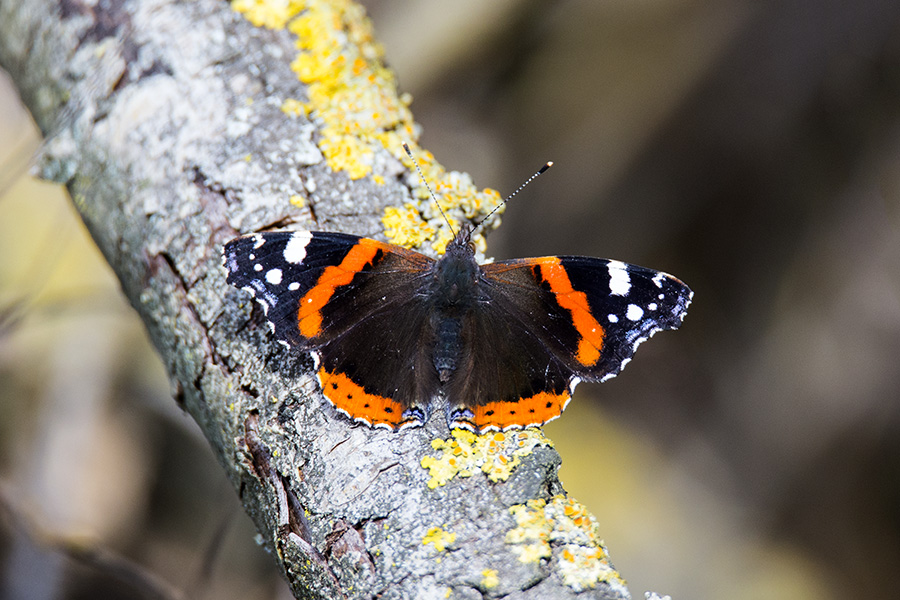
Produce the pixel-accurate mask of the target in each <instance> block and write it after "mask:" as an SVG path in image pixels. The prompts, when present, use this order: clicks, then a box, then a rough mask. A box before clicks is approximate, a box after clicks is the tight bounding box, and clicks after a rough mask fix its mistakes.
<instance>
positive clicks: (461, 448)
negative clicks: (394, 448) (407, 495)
mask: <svg viewBox="0 0 900 600" xmlns="http://www.w3.org/2000/svg"><path fill="white" fill-rule="evenodd" d="M451 433H452V437H450V438H449V439H446V440H440V439H438V440H432V442H431V447H432V448H433V449H434V450H437V451H439V452H440V454H439V455H438V456H431V455H427V456H423V457H422V460H421V462H420V464H421V465H422V468H424V469H428V472H429V474H430V475H431V479H430V480H429V482H428V487H429V488H431V489H434V488H436V487H438V486H442V485H445V484H446V483H447V482H448V481H450V480H451V479H453V478H454V477H456V476H457V475H458V476H460V477H471V476H472V475H474V474H475V473H477V472H478V471H481V472H482V473H484V474H485V475H487V478H488V479H490V480H491V481H506V480H507V479H509V476H510V475H511V474H512V472H513V471H514V470H515V468H516V467H518V466H519V464H520V463H521V462H522V461H521V459H522V457H523V456H527V455H528V454H531V452H532V451H533V450H534V449H535V448H536V447H537V446H548V447H553V442H551V441H550V440H548V439H547V438H546V437H544V434H543V433H541V432H540V431H539V430H536V429H526V430H523V431H518V432H516V433H513V434H507V433H488V434H484V435H475V434H474V433H472V432H470V431H466V430H464V429H454V430H453V431H452V432H451Z"/></svg>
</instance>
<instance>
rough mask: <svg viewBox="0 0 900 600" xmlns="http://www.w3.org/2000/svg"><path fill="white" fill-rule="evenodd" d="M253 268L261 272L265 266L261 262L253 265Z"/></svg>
mask: <svg viewBox="0 0 900 600" xmlns="http://www.w3.org/2000/svg"><path fill="white" fill-rule="evenodd" d="M253 270H254V271H256V272H257V273H259V272H260V271H262V270H263V266H262V265H261V264H259V263H256V264H255V265H253Z"/></svg>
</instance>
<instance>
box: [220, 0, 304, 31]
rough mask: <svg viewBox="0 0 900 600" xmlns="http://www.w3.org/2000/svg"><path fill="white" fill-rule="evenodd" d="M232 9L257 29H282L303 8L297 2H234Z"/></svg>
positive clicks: (293, 0)
mask: <svg viewBox="0 0 900 600" xmlns="http://www.w3.org/2000/svg"><path fill="white" fill-rule="evenodd" d="M231 8H232V9H234V10H236V11H238V12H239V13H241V14H243V15H244V16H245V17H246V18H247V20H248V21H250V22H251V23H253V24H254V25H256V26H257V27H268V28H269V29H281V28H283V27H284V26H285V25H287V22H288V21H290V20H291V19H292V18H293V17H295V16H297V14H298V13H299V12H300V11H301V10H302V8H303V2H300V1H296V0H232V1H231Z"/></svg>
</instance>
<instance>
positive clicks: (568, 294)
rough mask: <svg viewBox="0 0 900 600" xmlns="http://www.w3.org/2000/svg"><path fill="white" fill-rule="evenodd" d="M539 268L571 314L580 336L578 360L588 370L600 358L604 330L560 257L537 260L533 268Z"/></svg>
mask: <svg viewBox="0 0 900 600" xmlns="http://www.w3.org/2000/svg"><path fill="white" fill-rule="evenodd" d="M537 267H540V277H541V279H543V281H545V282H546V283H547V284H548V285H549V286H550V291H552V292H553V293H554V294H556V301H557V302H558V303H559V305H560V306H561V307H563V308H565V309H566V310H568V311H569V313H570V314H571V315H572V322H573V323H574V324H575V329H576V330H577V331H578V335H580V336H581V339H580V340H579V341H578V352H577V353H576V355H575V358H576V359H577V360H578V362H580V363H581V364H583V365H584V366H586V367H591V366H593V365H595V364H596V363H597V361H598V360H599V359H600V350H601V349H602V348H603V336H604V334H605V331H604V329H603V326H602V325H600V323H598V322H597V319H595V318H594V315H592V314H591V307H590V304H588V299H587V295H585V293H584V292H579V291H576V290H575V289H573V288H572V282H571V281H569V276H568V274H567V273H566V269H565V268H564V267H563V266H562V263H561V262H560V260H559V258H557V257H555V256H548V257H545V258H541V259H538V260H536V261H535V267H534V268H537Z"/></svg>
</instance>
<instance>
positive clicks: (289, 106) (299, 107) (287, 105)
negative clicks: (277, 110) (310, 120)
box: [281, 98, 307, 117]
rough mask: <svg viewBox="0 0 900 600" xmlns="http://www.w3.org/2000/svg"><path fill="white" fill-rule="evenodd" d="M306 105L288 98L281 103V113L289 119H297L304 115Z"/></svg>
mask: <svg viewBox="0 0 900 600" xmlns="http://www.w3.org/2000/svg"><path fill="white" fill-rule="evenodd" d="M306 109H307V105H306V104H304V103H303V102H300V101H299V100H297V99H295V98H288V99H287V100H285V101H284V102H282V103H281V112H283V113H284V114H286V115H288V116H290V117H299V116H300V115H305V114H306Z"/></svg>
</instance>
